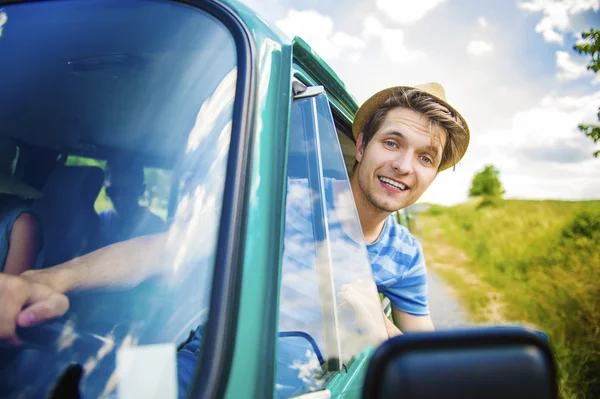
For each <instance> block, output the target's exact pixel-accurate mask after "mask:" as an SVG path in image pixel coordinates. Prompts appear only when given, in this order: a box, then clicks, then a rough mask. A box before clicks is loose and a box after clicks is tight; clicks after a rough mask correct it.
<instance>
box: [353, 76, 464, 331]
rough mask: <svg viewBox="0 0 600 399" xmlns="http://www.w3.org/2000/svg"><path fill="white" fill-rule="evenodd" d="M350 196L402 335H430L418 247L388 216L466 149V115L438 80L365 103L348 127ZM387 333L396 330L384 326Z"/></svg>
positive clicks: (384, 92) (396, 89)
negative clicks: (352, 151) (351, 140)
mask: <svg viewBox="0 0 600 399" xmlns="http://www.w3.org/2000/svg"><path fill="white" fill-rule="evenodd" d="M352 131H353V133H354V137H355V138H356V163H355V166H354V173H353V176H352V178H351V181H350V182H351V185H352V192H353V195H354V200H355V202H356V207H357V209H358V215H359V218H360V223H361V226H362V230H363V234H364V236H365V241H366V243H367V250H368V252H369V258H370V261H371V265H372V268H373V273H374V275H375V280H376V283H377V286H378V288H379V291H380V292H383V293H384V294H385V295H386V296H388V298H389V299H390V301H391V303H392V315H393V318H394V322H395V324H396V325H397V326H398V327H399V328H400V330H402V331H428V330H433V323H432V321H431V317H430V316H429V310H428V307H427V275H426V270H425V261H424V258H423V253H422V249H421V245H420V244H419V242H418V241H417V240H416V239H415V237H413V236H412V235H411V234H410V232H409V231H408V229H406V228H404V227H403V226H400V225H399V224H398V223H397V222H396V220H395V218H394V217H393V215H391V214H392V212H395V211H397V210H399V209H403V208H405V207H407V206H409V205H411V204H413V203H414V202H415V201H416V200H417V199H419V197H420V196H421V195H422V194H423V193H424V192H425V190H426V189H427V188H428V187H429V186H430V185H431V183H432V182H433V180H434V179H435V178H436V177H437V175H438V173H439V172H440V171H442V170H444V169H447V168H449V167H451V166H453V165H455V164H456V163H457V162H458V161H459V160H460V159H461V158H462V157H463V155H464V154H465V152H466V150H467V147H468V144H469V128H468V126H467V123H466V121H465V120H464V118H463V117H462V116H461V115H460V114H459V113H458V112H457V111H456V110H455V109H454V108H453V107H452V106H450V105H449V104H448V103H447V102H446V100H445V94H444V89H443V87H442V86H441V85H439V84H437V83H428V84H424V85H421V86H416V87H406V86H399V87H392V88H388V89H385V90H382V91H380V92H378V93H376V94H375V95H373V96H372V97H371V98H369V99H368V100H367V101H366V102H365V103H364V104H363V105H362V106H361V107H360V109H359V110H358V112H357V114H356V118H355V120H354V124H353V126H352ZM388 333H389V334H390V335H396V334H397V333H399V332H398V331H397V330H395V329H394V328H393V327H392V328H391V329H390V328H389V326H388Z"/></svg>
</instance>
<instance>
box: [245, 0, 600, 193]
mask: <svg viewBox="0 0 600 399" xmlns="http://www.w3.org/2000/svg"><path fill="white" fill-rule="evenodd" d="M242 2H243V3H245V4H248V5H249V6H250V7H252V8H253V9H254V10H256V11H257V12H258V13H259V14H261V15H262V16H263V17H264V19H265V20H267V21H270V22H271V23H272V24H273V25H276V26H277V27H279V28H280V29H281V30H282V31H284V32H285V33H287V34H288V35H289V36H294V35H298V36H301V37H302V38H303V39H305V40H306V41H307V42H308V43H309V44H310V45H311V46H312V47H313V48H314V49H315V51H316V52H317V53H319V55H320V56H321V57H322V58H323V59H325V60H326V61H327V62H328V63H329V64H330V65H331V66H332V67H333V69H334V70H336V71H337V72H338V74H339V76H340V77H341V78H342V80H344V82H345V83H346V85H347V87H348V88H349V90H350V91H351V92H352V93H353V94H354V96H355V97H356V98H357V100H358V102H359V103H362V102H363V101H364V100H365V99H366V98H368V97H369V96H370V95H371V94H373V93H375V92H376V91H378V90H380V89H382V88H385V87H389V86H395V85H413V84H419V83H425V82H429V81H437V82H440V83H441V84H442V85H443V86H444V87H445V88H446V95H447V98H448V100H449V102H450V103H452V104H453V105H454V106H455V107H456V108H457V109H458V110H459V111H461V113H462V114H463V115H464V116H465V118H466V119H467V122H468V123H469V126H470V128H471V145H470V147H469V150H468V152H467V155H466V156H465V157H464V158H463V161H462V162H461V163H460V164H459V165H458V166H457V168H456V170H455V171H451V170H449V171H445V172H442V173H441V174H440V175H439V176H438V178H437V179H436V181H435V182H434V183H433V184H432V186H431V187H430V188H429V190H428V191H427V192H426V193H425V194H424V195H423V197H422V199H421V200H422V201H427V202H436V203H441V204H454V203H458V202H462V201H464V200H466V199H467V191H468V188H469V186H470V182H471V179H472V177H473V175H474V174H475V173H476V172H477V171H478V170H481V169H482V168H483V166H484V165H486V164H488V163H492V164H494V165H496V167H498V169H499V170H500V172H501V180H502V182H503V184H504V187H505V189H506V197H509V198H539V199H547V198H556V199H591V198H600V159H594V158H593V157H592V155H591V154H592V152H593V151H594V149H595V148H598V146H596V147H594V145H593V143H592V142H591V141H590V140H588V139H586V138H585V137H584V136H583V134H581V133H579V131H578V130H577V124H579V123H581V122H594V121H595V119H596V113H597V111H598V107H599V106H600V75H599V76H595V75H594V74H592V73H591V72H590V71H587V70H586V68H585V65H586V63H587V61H588V59H589V57H585V56H580V55H578V54H576V53H575V52H574V51H573V50H572V47H573V45H574V44H575V43H576V42H577V40H578V38H579V34H580V32H581V31H582V30H586V29H588V28H589V27H591V26H594V27H596V28H599V27H600V0H520V1H517V0H486V1H478V0H410V1H409V0H366V1H365V0H363V1H347V0H346V1H344V0H338V1H334V0H304V1H300V0H242Z"/></svg>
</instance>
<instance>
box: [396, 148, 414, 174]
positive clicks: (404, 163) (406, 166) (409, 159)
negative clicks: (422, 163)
mask: <svg viewBox="0 0 600 399" xmlns="http://www.w3.org/2000/svg"><path fill="white" fill-rule="evenodd" d="M413 158H414V157H413V156H412V153H409V152H408V151H407V152H404V153H402V154H399V156H398V157H397V158H395V159H394V161H393V162H392V167H393V168H394V169H395V170H396V171H398V173H400V174H402V175H410V174H411V173H413V172H414V164H413V161H414V160H413Z"/></svg>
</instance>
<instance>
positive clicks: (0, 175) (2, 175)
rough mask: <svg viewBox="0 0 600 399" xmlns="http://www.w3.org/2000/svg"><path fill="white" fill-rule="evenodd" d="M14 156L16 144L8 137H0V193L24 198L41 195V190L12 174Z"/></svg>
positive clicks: (34, 197)
mask: <svg viewBox="0 0 600 399" xmlns="http://www.w3.org/2000/svg"><path fill="white" fill-rule="evenodd" d="M16 156H17V146H16V145H15V144H14V143H13V142H12V141H10V140H9V139H8V138H0V194H10V195H16V196H18V197H21V198H26V199H27V198H33V199H37V198H41V197H43V196H44V195H43V194H42V193H41V192H39V191H38V190H36V189H35V188H33V187H31V186H29V185H27V184H25V183H23V182H22V181H21V180H19V179H17V178H16V177H14V176H13V161H14V160H15V158H16Z"/></svg>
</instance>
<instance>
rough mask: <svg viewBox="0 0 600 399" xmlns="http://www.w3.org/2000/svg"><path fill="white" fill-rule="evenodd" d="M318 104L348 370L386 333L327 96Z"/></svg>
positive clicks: (339, 314)
mask: <svg viewBox="0 0 600 399" xmlns="http://www.w3.org/2000/svg"><path fill="white" fill-rule="evenodd" d="M315 104H316V112H317V120H318V131H319V147H320V151H319V155H320V159H321V163H322V175H323V181H324V185H323V187H324V190H325V198H326V201H325V202H326V218H327V227H328V231H329V235H328V238H329V248H330V253H331V275H332V278H333V285H334V287H335V292H336V293H337V295H336V296H335V300H336V307H337V319H338V329H339V336H340V341H341V349H342V361H343V363H344V364H345V365H346V366H349V365H350V363H351V361H352V359H353V358H354V357H356V356H357V355H358V354H359V353H360V352H361V351H363V350H365V349H366V348H368V347H372V346H375V345H377V344H379V343H380V342H381V341H382V340H384V339H386V338H387V336H386V334H387V333H386V330H385V324H384V319H383V312H382V311H381V304H380V301H379V295H378V294H377V288H376V286H375V279H374V277H373V271H372V269H371V264H370V263H369V257H368V254H367V248H366V245H365V241H364V237H363V234H362V229H361V226H360V221H359V219H358V213H357V210H356V205H355V203H354V197H353V195H352V189H351V187H350V181H349V178H348V172H347V170H346V166H345V162H344V157H343V155H342V150H341V147H340V142H339V139H338V135H337V132H336V130H335V125H334V122H333V116H332V114H331V109H330V107H329V103H328V101H327V97H326V96H325V95H324V94H323V95H320V96H318V97H317V98H316V99H315ZM352 303H353V304H354V306H352V305H351V304H352ZM358 303H360V306H357V304H358Z"/></svg>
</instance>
